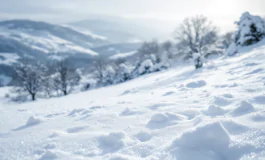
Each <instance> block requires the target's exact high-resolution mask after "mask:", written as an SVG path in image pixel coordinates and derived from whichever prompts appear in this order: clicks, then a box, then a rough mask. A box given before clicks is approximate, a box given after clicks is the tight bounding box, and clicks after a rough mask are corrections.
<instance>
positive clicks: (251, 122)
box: [0, 43, 265, 160]
mask: <svg viewBox="0 0 265 160" xmlns="http://www.w3.org/2000/svg"><path fill="white" fill-rule="evenodd" d="M260 44H261V43H260ZM263 44H264V43H263ZM257 46H259V45H256V46H254V47H256V48H255V49H251V48H249V49H248V51H246V52H245V53H241V54H238V55H237V56H234V57H229V58H219V59H215V60H213V61H211V62H209V63H208V64H207V65H206V66H205V67H204V68H202V69H200V70H194V67H193V66H190V65H189V66H179V67H175V68H171V69H170V70H168V71H164V72H159V73H154V74H149V75H146V76H142V77H140V78H137V79H134V80H131V81H129V82H126V83H122V84H120V85H114V86H110V87H105V88H100V89H96V90H91V91H88V92H83V93H76V94H72V95H69V96H67V97H61V98H53V99H49V100H38V101H36V102H28V103H23V104H17V103H12V102H8V101H7V99H5V98H4V95H5V93H6V92H7V90H8V88H2V89H1V90H0V92H1V93H0V96H1V97H0V126H1V127H0V144H1V145H0V159H1V160H13V159H23V160H32V159H40V160H50V159H61V160H65V159H67V160H71V159H72V160H77V159H91V160H92V159H93V160H193V159H196V160H206V159H208V160H224V159H225V160H237V159H241V160H246V159H253V160H259V159H264V157H265V136H264V135H265V131H264V127H265V123H264V122H265V110H264V105H265V94H264V90H265V85H264V81H265V70H264V68H265V65H264V59H265V54H264V52H265V46H264V45H260V46H259V47H257Z"/></svg>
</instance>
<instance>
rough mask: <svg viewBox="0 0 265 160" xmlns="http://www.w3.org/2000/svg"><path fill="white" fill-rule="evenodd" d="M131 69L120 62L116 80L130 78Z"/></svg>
mask: <svg viewBox="0 0 265 160" xmlns="http://www.w3.org/2000/svg"><path fill="white" fill-rule="evenodd" d="M131 74H132V69H131V67H129V66H128V65H126V64H124V63H122V64H120V65H119V66H118V69H117V73H116V82H117V83H120V82H125V81H127V80H130V79H131V78H132V75H131Z"/></svg>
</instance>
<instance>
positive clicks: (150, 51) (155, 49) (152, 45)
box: [138, 40, 161, 63]
mask: <svg viewBox="0 0 265 160" xmlns="http://www.w3.org/2000/svg"><path fill="white" fill-rule="evenodd" d="M138 52H139V53H140V55H141V58H142V59H143V58H145V57H146V56H150V55H154V56H155V62H156V63H159V62H160V61H161V55H160V47H159V44H158V42H157V41H156V40H153V41H151V42H144V43H143V44H142V45H141V47H140V48H139V49H138Z"/></svg>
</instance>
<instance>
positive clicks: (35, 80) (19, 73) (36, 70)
mask: <svg viewBox="0 0 265 160" xmlns="http://www.w3.org/2000/svg"><path fill="white" fill-rule="evenodd" d="M15 71H16V74H15V81H16V85H15V91H16V92H17V93H22V92H27V93H28V94H30V95H31V99H32V100H33V101H34V100H35V99H36V95H37V93H39V92H40V91H41V90H42V82H43V75H44V74H43V73H44V66H43V65H41V64H39V63H34V62H33V61H32V60H28V59H23V60H21V63H20V64H19V65H18V66H17V67H16V68H15Z"/></svg>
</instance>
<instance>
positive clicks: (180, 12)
mask: <svg viewBox="0 0 265 160" xmlns="http://www.w3.org/2000/svg"><path fill="white" fill-rule="evenodd" d="M0 4H1V5H0V19H17V18H23V19H34V20H42V21H48V22H53V23H66V22H71V21H78V20H82V19H87V18H91V17H93V16H95V15H107V16H122V17H126V18H137V19H147V18H148V19H159V20H165V21H167V22H169V23H171V24H173V23H176V22H179V21H181V20H183V19H184V18H185V17H189V16H193V15H197V14H203V15H205V16H207V17H209V18H210V19H211V20H212V21H213V22H214V23H215V24H216V25H218V26H220V27H221V28H222V29H224V28H225V29H231V28H232V27H233V22H234V21H235V20H237V19H238V18H239V17H240V15H241V13H242V12H245V11H249V12H250V13H252V14H257V15H261V16H264V15H265V0H0ZM165 24H166V23H165ZM165 24H163V25H165Z"/></svg>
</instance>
